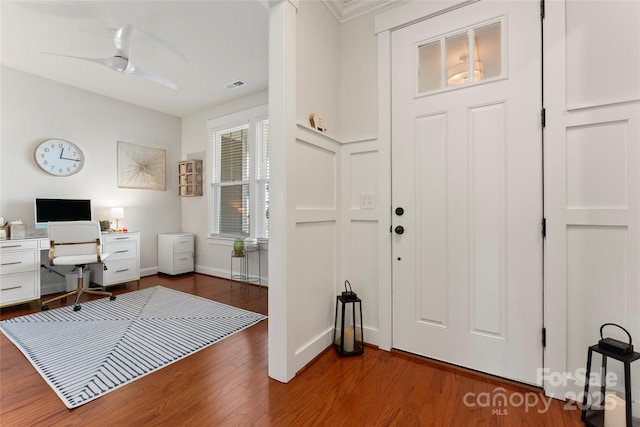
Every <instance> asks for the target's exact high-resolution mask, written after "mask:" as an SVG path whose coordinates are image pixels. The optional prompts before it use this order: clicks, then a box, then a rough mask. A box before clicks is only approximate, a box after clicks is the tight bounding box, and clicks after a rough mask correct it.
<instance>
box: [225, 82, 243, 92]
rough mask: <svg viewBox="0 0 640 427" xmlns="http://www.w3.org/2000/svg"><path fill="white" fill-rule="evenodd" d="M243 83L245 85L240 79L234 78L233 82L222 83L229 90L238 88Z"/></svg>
mask: <svg viewBox="0 0 640 427" xmlns="http://www.w3.org/2000/svg"><path fill="white" fill-rule="evenodd" d="M244 85H246V83H245V82H243V81H242V80H236V81H235V82H231V83H228V84H226V85H224V87H225V88H227V89H229V90H232V89H236V88H239V87H240V86H244Z"/></svg>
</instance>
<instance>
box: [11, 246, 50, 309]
mask: <svg viewBox="0 0 640 427" xmlns="http://www.w3.org/2000/svg"><path fill="white" fill-rule="evenodd" d="M47 247H48V240H47V239H40V238H31V239H30V238H26V239H18V240H3V241H0V307H5V306H9V305H16V304H22V303H25V302H30V301H39V300H40V250H41V249H46V248H47Z"/></svg>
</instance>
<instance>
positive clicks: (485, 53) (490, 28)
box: [474, 21, 503, 79]
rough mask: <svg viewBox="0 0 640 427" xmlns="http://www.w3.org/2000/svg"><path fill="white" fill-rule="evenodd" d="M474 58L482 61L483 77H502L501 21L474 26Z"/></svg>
mask: <svg viewBox="0 0 640 427" xmlns="http://www.w3.org/2000/svg"><path fill="white" fill-rule="evenodd" d="M474 33H475V51H476V52H477V55H476V59H477V60H478V61H480V62H481V63H482V70H483V74H484V79H493V78H497V77H502V75H503V73H502V22H500V21H498V22H494V23H492V24H489V25H485V26H483V27H479V28H476V29H475V30H474Z"/></svg>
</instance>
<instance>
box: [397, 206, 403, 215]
mask: <svg viewBox="0 0 640 427" xmlns="http://www.w3.org/2000/svg"><path fill="white" fill-rule="evenodd" d="M402 214H404V209H403V208H396V215H398V216H402Z"/></svg>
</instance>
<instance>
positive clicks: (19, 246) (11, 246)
mask: <svg viewBox="0 0 640 427" xmlns="http://www.w3.org/2000/svg"><path fill="white" fill-rule="evenodd" d="M21 247H22V245H7V246H2V249H7V248H21Z"/></svg>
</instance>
